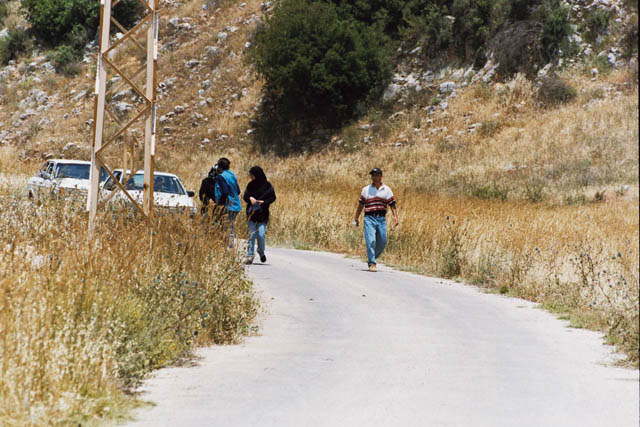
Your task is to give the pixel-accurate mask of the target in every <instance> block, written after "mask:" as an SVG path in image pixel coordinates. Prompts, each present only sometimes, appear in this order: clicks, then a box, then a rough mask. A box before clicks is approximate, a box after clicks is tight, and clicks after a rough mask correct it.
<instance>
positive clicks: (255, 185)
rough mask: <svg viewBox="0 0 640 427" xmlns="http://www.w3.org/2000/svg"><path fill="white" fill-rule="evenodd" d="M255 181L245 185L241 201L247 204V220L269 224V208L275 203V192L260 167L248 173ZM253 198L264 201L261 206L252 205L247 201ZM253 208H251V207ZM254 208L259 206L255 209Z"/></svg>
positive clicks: (255, 167)
mask: <svg viewBox="0 0 640 427" xmlns="http://www.w3.org/2000/svg"><path fill="white" fill-rule="evenodd" d="M249 173H250V174H251V175H253V176H254V177H255V179H254V180H253V181H251V182H249V184H247V188H246V190H244V195H243V196H242V198H243V200H244V201H245V202H246V203H247V218H248V220H249V221H253V222H258V223H264V224H266V223H267V222H269V206H270V205H271V203H273V202H275V201H276V192H275V190H274V189H273V186H272V185H271V183H270V182H269V181H267V176H266V175H265V174H264V171H263V170H262V168H261V167H260V166H254V167H252V168H251V170H250V171H249ZM250 197H253V198H254V199H256V200H264V203H263V204H261V205H257V204H256V205H255V206H254V205H252V204H251V201H250V200H249V198H250ZM252 206H253V207H252ZM256 206H259V208H257V207H256Z"/></svg>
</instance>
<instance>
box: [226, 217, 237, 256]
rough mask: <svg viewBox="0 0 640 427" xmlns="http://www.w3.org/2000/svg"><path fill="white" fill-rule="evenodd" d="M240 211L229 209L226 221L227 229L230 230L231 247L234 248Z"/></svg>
mask: <svg viewBox="0 0 640 427" xmlns="http://www.w3.org/2000/svg"><path fill="white" fill-rule="evenodd" d="M239 213H240V212H233V211H227V216H226V218H225V219H224V221H225V230H227V231H229V249H232V248H233V242H234V240H235V231H236V217H237V216H238V214H239Z"/></svg>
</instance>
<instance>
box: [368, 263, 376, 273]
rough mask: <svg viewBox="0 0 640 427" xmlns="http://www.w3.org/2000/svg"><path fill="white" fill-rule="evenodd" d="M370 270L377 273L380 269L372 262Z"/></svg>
mask: <svg viewBox="0 0 640 427" xmlns="http://www.w3.org/2000/svg"><path fill="white" fill-rule="evenodd" d="M369 271H370V272H372V273H375V272H376V271H378V268H377V267H376V265H375V264H371V265H370V266H369Z"/></svg>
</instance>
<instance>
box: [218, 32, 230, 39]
mask: <svg viewBox="0 0 640 427" xmlns="http://www.w3.org/2000/svg"><path fill="white" fill-rule="evenodd" d="M227 37H229V35H228V34H227V33H225V32H224V31H220V32H219V33H218V40H222V41H225V40H226V39H227Z"/></svg>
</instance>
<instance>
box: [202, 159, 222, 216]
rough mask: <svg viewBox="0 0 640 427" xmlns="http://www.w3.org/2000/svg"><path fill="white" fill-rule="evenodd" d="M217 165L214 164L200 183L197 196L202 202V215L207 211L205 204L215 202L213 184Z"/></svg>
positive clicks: (214, 183)
mask: <svg viewBox="0 0 640 427" xmlns="http://www.w3.org/2000/svg"><path fill="white" fill-rule="evenodd" d="M217 169H218V165H215V166H214V167H212V168H211V170H210V171H209V174H208V175H207V176H206V178H205V179H203V180H202V183H201V184H200V192H199V194H198V197H199V198H200V201H201V202H202V207H201V208H200V213H202V215H204V214H205V213H206V212H207V206H209V204H210V203H212V202H213V203H215V201H216V195H215V185H216V175H217Z"/></svg>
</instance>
